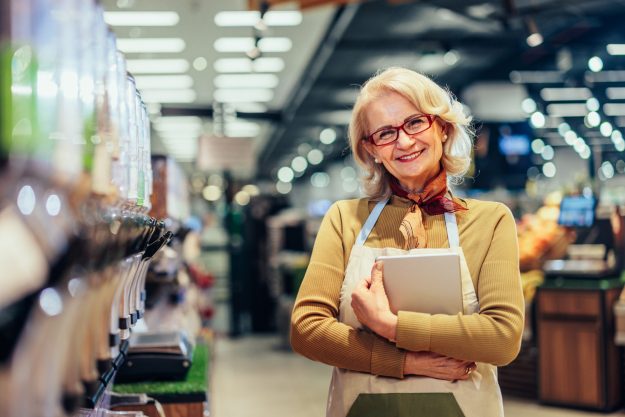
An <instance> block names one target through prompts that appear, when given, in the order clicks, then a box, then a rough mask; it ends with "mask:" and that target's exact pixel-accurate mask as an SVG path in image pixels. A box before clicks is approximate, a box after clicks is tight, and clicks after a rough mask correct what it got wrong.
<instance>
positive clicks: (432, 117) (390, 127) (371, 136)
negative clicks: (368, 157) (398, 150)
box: [364, 113, 436, 146]
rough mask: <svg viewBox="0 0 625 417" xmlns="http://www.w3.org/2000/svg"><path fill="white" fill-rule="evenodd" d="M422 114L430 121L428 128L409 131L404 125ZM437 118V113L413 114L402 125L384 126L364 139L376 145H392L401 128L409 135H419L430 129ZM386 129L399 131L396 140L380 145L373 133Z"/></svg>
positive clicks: (397, 134)
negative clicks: (413, 131)
mask: <svg viewBox="0 0 625 417" xmlns="http://www.w3.org/2000/svg"><path fill="white" fill-rule="evenodd" d="M422 116H425V118H427V119H428V122H429V123H430V125H429V126H428V127H427V128H425V129H423V130H422V131H420V132H417V133H408V132H406V129H404V126H406V123H408V122H410V121H411V120H413V119H415V118H417V117H422ZM435 118H436V115H433V114H425V113H424V114H415V115H414V116H411V117H409V118H408V119H406V120H405V121H404V123H402V124H401V125H399V126H387V127H382V128H380V129H378V130H376V131H375V132H373V133H372V134H370V135H369V136H367V137H366V138H364V140H366V141H369V143H371V144H372V145H374V146H388V145H392V144H393V143H395V142H397V139H399V130H400V129H401V130H403V131H404V133H405V134H407V135H408V136H411V135H418V134H420V133H423V132H425V131H426V130H429V129H430V128H431V127H432V125H434V119H435ZM384 129H394V130H395V132H397V133H396V137H395V140H393V141H391V142H389V143H383V144H381V145H378V144H377V143H375V142H374V141H373V135H375V134H376V133H378V132H379V131H381V130H384Z"/></svg>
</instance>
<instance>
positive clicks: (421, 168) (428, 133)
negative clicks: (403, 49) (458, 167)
mask: <svg viewBox="0 0 625 417" xmlns="http://www.w3.org/2000/svg"><path fill="white" fill-rule="evenodd" d="M419 114H423V113H422V112H421V111H420V110H419V109H418V108H417V107H415V106H414V105H413V104H412V103H411V102H410V101H408V100H407V99H406V98H404V97H403V96H402V95H400V94H398V93H395V92H388V93H385V94H384V95H382V96H380V97H378V98H377V99H375V100H373V101H372V102H371V103H369V105H368V106H367V108H366V110H365V117H366V121H367V128H368V131H367V135H370V134H371V133H373V132H375V131H377V130H378V129H380V128H381V127H388V126H401V125H402V124H403V123H404V122H405V121H406V119H408V118H410V117H411V116H414V115H419ZM443 135H444V132H443V129H442V127H441V125H440V123H439V119H435V120H434V123H433V124H432V127H430V128H429V129H427V130H425V131H424V132H421V133H417V134H416V135H407V134H406V132H404V131H403V130H402V129H399V137H398V138H397V140H396V141H395V142H393V143H391V144H389V145H386V146H375V145H374V144H373V143H371V142H369V141H365V142H364V146H365V149H366V150H367V152H369V153H370V154H371V155H372V156H373V157H374V158H376V159H377V160H378V161H380V162H381V163H382V164H383V165H384V167H385V168H386V170H387V171H388V172H390V173H391V175H393V176H394V177H395V178H397V180H398V181H399V182H400V184H401V185H403V186H404V187H405V188H408V189H410V190H413V191H420V190H422V189H423V186H424V185H425V183H426V182H427V181H428V180H429V179H431V178H433V177H434V176H436V174H438V172H439V170H440V160H441V157H442V156H443V141H444V139H443Z"/></svg>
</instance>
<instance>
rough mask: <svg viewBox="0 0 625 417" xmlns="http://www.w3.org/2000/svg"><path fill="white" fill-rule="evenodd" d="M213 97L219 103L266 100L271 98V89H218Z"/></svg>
mask: <svg viewBox="0 0 625 417" xmlns="http://www.w3.org/2000/svg"><path fill="white" fill-rule="evenodd" d="M213 98H214V99H215V100H216V101H219V102H221V103H237V102H239V103H240V102H248V101H260V102H266V101H271V100H272V99H273V91H272V90H268V89H260V88H257V89H238V88H237V89H219V90H215V93H214V94H213Z"/></svg>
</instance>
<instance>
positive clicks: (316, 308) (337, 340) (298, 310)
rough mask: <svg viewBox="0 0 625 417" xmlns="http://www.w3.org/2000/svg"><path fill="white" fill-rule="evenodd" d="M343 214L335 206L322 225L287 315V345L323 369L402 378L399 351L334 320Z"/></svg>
mask: <svg viewBox="0 0 625 417" xmlns="http://www.w3.org/2000/svg"><path fill="white" fill-rule="evenodd" d="M343 215H344V214H343V213H341V210H340V209H339V205H338V204H334V205H333V206H332V207H331V208H330V210H329V211H328V213H327V214H326V216H325V217H324V219H323V221H322V223H321V227H320V229H319V233H318V234H317V239H316V241H315V245H314V248H313V252H312V255H311V260H310V264H309V266H308V269H307V271H306V275H305V277H304V280H303V282H302V285H301V287H300V289H299V292H298V295H297V299H296V300H295V306H294V308H293V313H292V316H291V345H292V347H293V349H294V350H295V351H296V352H298V353H300V354H302V355H304V356H306V357H308V358H310V359H313V360H316V361H319V362H323V363H326V364H328V365H332V366H337V367H339V368H343V369H349V370H353V371H360V372H368V373H372V374H375V375H384V376H391V377H396V378H401V377H403V375H404V369H403V368H404V362H405V355H406V352H405V351H404V350H403V349H399V348H398V347H396V346H395V344H393V343H391V342H389V341H388V340H386V339H384V338H382V337H380V336H378V335H375V334H373V333H371V332H368V331H364V330H356V329H354V328H352V327H350V326H348V325H346V324H343V323H340V322H339V321H338V320H337V317H338V312H339V299H340V291H341V286H342V285H343V278H344V274H345V272H344V265H345V260H344V256H345V250H344V248H343V233H344V231H343V223H344V222H343V219H342V216H343ZM354 221H355V220H354Z"/></svg>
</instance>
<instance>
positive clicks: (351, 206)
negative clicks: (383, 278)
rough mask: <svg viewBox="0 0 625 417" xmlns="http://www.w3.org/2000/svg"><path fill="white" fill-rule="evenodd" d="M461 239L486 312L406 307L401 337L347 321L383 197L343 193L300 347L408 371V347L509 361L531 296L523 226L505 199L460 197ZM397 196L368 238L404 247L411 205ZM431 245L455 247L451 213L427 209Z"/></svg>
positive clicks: (321, 255) (314, 261) (315, 271)
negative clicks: (524, 281)
mask: <svg viewBox="0 0 625 417" xmlns="http://www.w3.org/2000/svg"><path fill="white" fill-rule="evenodd" d="M454 201H455V202H457V203H459V204H461V205H462V206H464V207H466V208H467V209H468V210H466V211H458V212H456V219H457V222H458V229H459V233H460V245H461V246H462V249H463V251H464V254H465V258H466V261H467V264H468V266H469V271H470V272H471V277H472V279H473V285H474V286H475V289H476V292H477V297H478V300H479V303H480V312H479V314H473V315H466V316H465V315H461V314H458V315H454V316H451V315H443V314H437V315H430V314H424V313H415V312H404V311H400V312H399V314H398V323H397V333H396V338H397V341H396V342H395V343H392V342H390V341H388V340H387V339H384V338H382V337H380V336H378V335H375V334H372V333H370V332H367V331H363V330H355V329H353V328H352V327H350V326H348V325H346V324H343V323H340V322H339V321H338V320H337V317H338V312H339V294H340V290H341V286H342V284H343V278H344V273H345V269H346V267H347V261H348V260H349V255H350V253H351V250H352V247H353V245H354V243H355V241H356V238H357V236H358V233H359V232H360V229H361V228H362V226H363V224H364V222H365V221H366V219H367V217H368V216H369V213H370V212H371V210H372V209H373V207H374V206H375V202H371V201H368V200H367V199H359V200H343V201H339V202H337V203H335V204H333V205H332V207H331V208H330V210H329V211H328V213H327V214H326V216H325V217H324V219H323V221H322V223H321V227H320V229H319V233H318V235H317V239H316V241H315V245H314V248H313V252H312V255H311V260H310V264H309V266H308V270H307V271H306V276H305V277H304V280H303V282H302V285H301V287H300V290H299V293H298V295H297V299H296V301H295V307H294V309H293V315H292V318H291V345H292V347H293V349H294V350H295V351H296V352H298V353H300V354H302V355H304V356H306V357H308V358H310V359H313V360H316V361H320V362H323V363H326V364H328V365H332V366H336V367H339V368H343V369H348V370H353V371H361V372H368V373H372V374H375V375H383V376H390V377H396V378H403V376H404V373H403V366H404V358H405V354H406V350H411V351H433V352H437V353H440V354H443V355H447V356H451V357H454V358H458V359H465V360H472V361H477V362H486V363H491V364H494V365H506V364H508V363H510V362H511V361H512V360H513V359H514V358H515V357H516V355H517V354H518V351H519V348H520V344H521V333H522V330H523V314H524V301H523V294H522V291H521V281H520V275H519V259H518V245H517V237H516V225H515V222H514V218H513V216H512V214H511V213H510V210H509V209H508V208H507V207H506V206H504V205H503V204H500V203H494V202H486V201H477V200H472V199H466V200H464V199H458V198H454ZM410 205H411V202H410V201H409V200H407V199H404V198H401V197H397V196H393V197H392V198H391V201H389V203H388V204H387V205H386V207H385V208H384V210H383V211H382V214H381V215H380V217H379V219H378V221H377V223H376V225H375V227H374V228H373V231H372V232H371V234H370V235H369V238H368V239H367V241H366V243H365V245H367V246H371V247H376V248H382V247H396V248H401V247H403V241H404V238H403V236H402V234H401V232H400V231H399V225H400V223H401V221H402V219H403V217H404V214H405V213H406V210H407V209H408V208H409V207H410ZM423 223H424V226H425V230H426V233H427V239H428V240H427V245H428V247H430V248H441V247H449V242H448V239H447V230H446V227H445V218H444V216H443V215H442V214H441V215H434V216H428V215H427V214H425V213H424V214H423Z"/></svg>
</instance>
